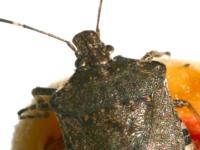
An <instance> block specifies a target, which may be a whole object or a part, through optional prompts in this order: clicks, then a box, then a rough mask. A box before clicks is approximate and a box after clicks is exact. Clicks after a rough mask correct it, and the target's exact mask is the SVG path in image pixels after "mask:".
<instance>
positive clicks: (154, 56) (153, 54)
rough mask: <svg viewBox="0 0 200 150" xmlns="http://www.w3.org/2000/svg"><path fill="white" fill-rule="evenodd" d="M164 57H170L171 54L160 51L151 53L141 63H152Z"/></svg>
mask: <svg viewBox="0 0 200 150" xmlns="http://www.w3.org/2000/svg"><path fill="white" fill-rule="evenodd" d="M164 55H167V56H170V52H158V51H150V52H148V53H146V54H145V55H144V56H143V57H142V58H141V61H151V60H152V59H154V58H158V57H162V56H164Z"/></svg>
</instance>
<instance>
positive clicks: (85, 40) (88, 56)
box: [73, 30, 114, 68]
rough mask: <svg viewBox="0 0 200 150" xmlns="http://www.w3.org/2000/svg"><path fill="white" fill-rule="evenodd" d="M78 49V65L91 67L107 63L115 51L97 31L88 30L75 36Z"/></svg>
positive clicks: (74, 41)
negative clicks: (104, 41)
mask: <svg viewBox="0 0 200 150" xmlns="http://www.w3.org/2000/svg"><path fill="white" fill-rule="evenodd" d="M73 43H74V45H75V46H76V48H77V50H76V52H75V54H76V57H77V60H76V63H75V65H76V67H77V68H78V67H81V66H84V67H90V66H94V65H98V64H105V63H107V62H108V61H109V60H110V53H111V51H113V49H114V48H113V47H112V46H111V45H105V44H104V43H103V42H102V41H101V40H100V37H99V35H98V33H97V32H95V31H92V30H86V31H83V32H81V33H78V34H77V35H75V36H74V38H73Z"/></svg>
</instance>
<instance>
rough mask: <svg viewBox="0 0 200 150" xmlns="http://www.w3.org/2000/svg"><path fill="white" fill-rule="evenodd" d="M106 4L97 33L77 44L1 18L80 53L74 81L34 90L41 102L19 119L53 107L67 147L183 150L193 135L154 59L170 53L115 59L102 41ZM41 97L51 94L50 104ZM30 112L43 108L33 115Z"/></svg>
mask: <svg viewBox="0 0 200 150" xmlns="http://www.w3.org/2000/svg"><path fill="white" fill-rule="evenodd" d="M101 5H102V0H100V7H99V12H98V19H97V28H96V31H92V30H86V31H82V32H80V33H78V34H77V35H75V37H74V38H73V44H71V43H70V42H69V41H67V40H64V39H62V38H60V37H58V36H55V35H52V34H50V33H47V32H44V31H41V30H38V29H35V28H32V27H30V26H27V25H23V24H19V23H15V22H13V21H10V20H6V19H0V21H2V22H5V23H10V24H15V25H18V26H22V27H24V28H27V29H30V30H34V31H36V32H40V33H42V34H46V35H48V36H51V37H53V38H56V39H58V40H61V41H63V42H66V44H67V45H68V46H69V47H70V48H71V49H72V50H73V51H74V52H75V55H76V57H77V60H76V62H75V66H76V70H75V73H74V74H73V75H72V77H71V78H70V79H69V81H68V82H67V83H66V84H65V85H64V86H63V87H62V88H61V89H54V88H39V87H38V88H35V89H33V91H32V94H33V96H34V97H36V100H37V101H38V102H37V103H36V104H33V105H31V106H30V107H27V108H25V109H22V110H20V111H19V112H18V114H19V116H20V118H21V119H25V118H36V117H37V118H39V117H41V118H42V117H47V115H48V111H54V112H55V113H56V116H57V119H58V121H59V123H60V126H61V130H62V135H63V141H64V145H65V149H66V150H68V149H70V150H158V149H162V150H182V149H184V148H185V145H189V144H191V141H190V140H191V139H185V136H186V137H187V138H188V137H189V135H188V134H186V135H184V133H183V132H182V131H183V130H182V127H181V122H180V119H179V118H178V117H177V114H176V111H175V109H174V105H173V102H172V101H171V97H170V94H169V92H168V89H167V85H166V67H165V65H164V64H163V63H160V62H157V61H153V60H152V59H153V58H154V57H160V56H162V55H164V54H166V55H169V53H168V52H165V53H160V52H157V51H152V52H150V53H147V54H146V55H145V56H144V57H143V58H142V59H139V60H136V59H129V58H125V57H122V56H116V57H114V58H113V59H111V58H110V53H111V51H113V50H114V48H113V47H112V46H111V45H105V44H104V43H103V42H102V41H101V39H100V31H99V27H98V25H99V19H100V11H101ZM42 95H46V96H50V100H49V102H46V101H44V100H43V99H42V97H40V96H42ZM29 110H39V111H40V112H39V113H36V114H35V115H29V114H27V111H29ZM184 131H185V129H184ZM189 138H190V137H189ZM49 141H50V140H49ZM49 141H47V144H48V143H49ZM58 141H62V140H58ZM50 142H51V141H50ZM185 142H186V143H185ZM56 144H58V145H62V144H60V143H56ZM46 147H50V146H49V145H47V146H46Z"/></svg>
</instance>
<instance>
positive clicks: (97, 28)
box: [96, 0, 103, 36]
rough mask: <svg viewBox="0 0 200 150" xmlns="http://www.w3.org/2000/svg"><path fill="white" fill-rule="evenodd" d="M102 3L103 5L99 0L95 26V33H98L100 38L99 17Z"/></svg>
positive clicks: (101, 0)
mask: <svg viewBox="0 0 200 150" xmlns="http://www.w3.org/2000/svg"><path fill="white" fill-rule="evenodd" d="M102 3H103V0H100V3H99V9H98V15H97V25H96V32H97V33H98V35H99V36H100V29H99V22H100V16H101V7H102Z"/></svg>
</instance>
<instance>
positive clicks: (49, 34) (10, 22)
mask: <svg viewBox="0 0 200 150" xmlns="http://www.w3.org/2000/svg"><path fill="white" fill-rule="evenodd" d="M0 22H4V23H8V24H13V25H16V26H20V27H23V28H26V29H29V30H32V31H35V32H38V33H41V34H44V35H47V36H50V37H52V38H54V39H57V40H59V41H62V42H65V43H66V44H67V45H68V46H69V47H70V48H71V49H72V50H73V51H75V52H76V48H75V47H74V46H73V45H72V44H71V42H69V41H67V40H65V39H63V38H61V37H58V36H56V35H54V34H51V33H48V32H44V31H42V30H39V29H36V28H33V27H31V26H28V25H25V24H21V23H18V22H14V21H11V20H7V19H3V18H0Z"/></svg>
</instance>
